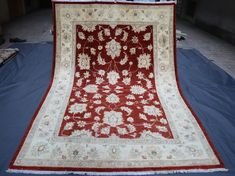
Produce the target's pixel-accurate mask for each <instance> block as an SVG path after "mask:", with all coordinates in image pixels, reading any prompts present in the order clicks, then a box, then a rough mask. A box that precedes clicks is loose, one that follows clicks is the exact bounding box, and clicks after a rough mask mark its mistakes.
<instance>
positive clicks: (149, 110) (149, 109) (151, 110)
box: [144, 106, 162, 116]
mask: <svg viewBox="0 0 235 176" xmlns="http://www.w3.org/2000/svg"><path fill="white" fill-rule="evenodd" d="M144 113H146V114H148V115H152V116H161V115H162V111H161V110H160V109H159V108H157V107H155V106H144Z"/></svg>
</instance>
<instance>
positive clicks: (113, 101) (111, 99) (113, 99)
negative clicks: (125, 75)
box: [105, 93, 120, 103]
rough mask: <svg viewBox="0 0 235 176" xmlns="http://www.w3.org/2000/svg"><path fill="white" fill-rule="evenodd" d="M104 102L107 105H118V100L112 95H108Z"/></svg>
mask: <svg viewBox="0 0 235 176" xmlns="http://www.w3.org/2000/svg"><path fill="white" fill-rule="evenodd" d="M105 100H106V101H107V102H109V103H118V102H119V100H120V99H119V97H118V96H117V95H116V94H113V93H112V94H110V95H108V96H107V97H106V99H105Z"/></svg>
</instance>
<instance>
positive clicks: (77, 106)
mask: <svg viewBox="0 0 235 176" xmlns="http://www.w3.org/2000/svg"><path fill="white" fill-rule="evenodd" d="M86 107H87V104H81V103H74V104H72V105H71V106H70V107H69V113H71V114H77V113H83V112H85V111H86Z"/></svg>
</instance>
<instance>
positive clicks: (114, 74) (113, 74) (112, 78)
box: [107, 71, 120, 85]
mask: <svg viewBox="0 0 235 176" xmlns="http://www.w3.org/2000/svg"><path fill="white" fill-rule="evenodd" d="M107 78H108V80H109V84H112V85H114V84H116V83H117V81H118V79H119V78H120V76H119V73H117V72H116V71H110V72H109V73H108V74H107Z"/></svg>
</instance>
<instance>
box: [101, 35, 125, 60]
mask: <svg viewBox="0 0 235 176" xmlns="http://www.w3.org/2000/svg"><path fill="white" fill-rule="evenodd" d="M105 48H106V51H107V55H108V56H111V58H112V59H114V58H115V57H118V56H120V52H121V45H120V43H118V42H116V41H115V40H114V39H112V40H111V41H109V42H107V44H106V46H105Z"/></svg>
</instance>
